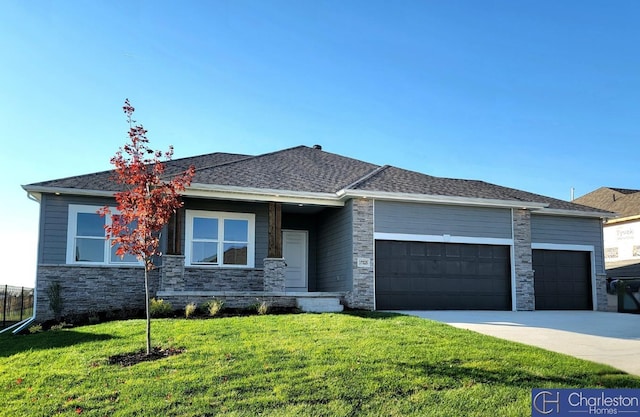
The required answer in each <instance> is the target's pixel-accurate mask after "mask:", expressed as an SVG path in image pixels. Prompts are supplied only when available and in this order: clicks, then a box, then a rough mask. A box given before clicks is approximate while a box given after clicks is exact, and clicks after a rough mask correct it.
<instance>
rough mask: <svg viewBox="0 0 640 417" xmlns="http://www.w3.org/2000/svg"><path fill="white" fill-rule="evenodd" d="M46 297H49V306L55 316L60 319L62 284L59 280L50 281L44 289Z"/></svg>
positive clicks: (57, 319)
mask: <svg viewBox="0 0 640 417" xmlns="http://www.w3.org/2000/svg"><path fill="white" fill-rule="evenodd" d="M46 293H47V298H48V299H49V308H50V309H51V312H53V315H54V316H55V318H56V321H60V317H61V316H62V286H61V285H60V283H59V282H52V283H51V284H49V286H48V287H47V289H46Z"/></svg>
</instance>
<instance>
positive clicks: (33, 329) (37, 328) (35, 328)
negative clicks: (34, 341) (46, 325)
mask: <svg viewBox="0 0 640 417" xmlns="http://www.w3.org/2000/svg"><path fill="white" fill-rule="evenodd" d="M40 332H42V325H41V324H34V325H33V326H29V333H31V334H34V333H40Z"/></svg>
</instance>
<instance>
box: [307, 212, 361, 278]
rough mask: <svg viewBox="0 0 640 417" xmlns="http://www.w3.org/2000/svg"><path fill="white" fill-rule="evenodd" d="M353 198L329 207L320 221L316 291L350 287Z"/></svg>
mask: <svg viewBox="0 0 640 417" xmlns="http://www.w3.org/2000/svg"><path fill="white" fill-rule="evenodd" d="M351 206H352V202H348V203H347V205H346V206H345V207H343V208H339V209H327V210H325V211H324V212H323V213H322V214H321V215H320V218H319V222H318V253H317V256H318V262H317V268H318V269H317V279H316V290H317V291H349V290H351V288H352V286H353V283H352V274H353V269H352V265H351V264H352V252H353V251H352V248H353V238H352V223H353V220H352V214H351V212H352V207H351Z"/></svg>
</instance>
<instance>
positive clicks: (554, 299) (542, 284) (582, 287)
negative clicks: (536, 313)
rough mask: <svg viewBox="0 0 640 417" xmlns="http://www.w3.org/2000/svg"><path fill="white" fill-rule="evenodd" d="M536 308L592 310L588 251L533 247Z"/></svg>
mask: <svg viewBox="0 0 640 417" xmlns="http://www.w3.org/2000/svg"><path fill="white" fill-rule="evenodd" d="M533 270H534V271H535V272H534V289H535V294H536V310H591V309H592V308H593V304H592V296H591V254H590V253H589V252H576V251H562V250H542V249H534V250H533Z"/></svg>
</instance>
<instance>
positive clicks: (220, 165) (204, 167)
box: [195, 152, 255, 172]
mask: <svg viewBox="0 0 640 417" xmlns="http://www.w3.org/2000/svg"><path fill="white" fill-rule="evenodd" d="M215 153H224V152H215ZM232 155H233V154H232ZM238 155H241V154H238ZM253 158H255V156H251V155H247V156H245V157H244V158H239V159H236V160H233V161H227V162H222V163H219V164H213V165H207V166H203V167H199V168H196V169H195V170H196V172H197V171H202V170H205V169H210V168H217V167H222V166H225V165H231V164H235V163H236V162H242V161H247V160H249V159H253Z"/></svg>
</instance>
